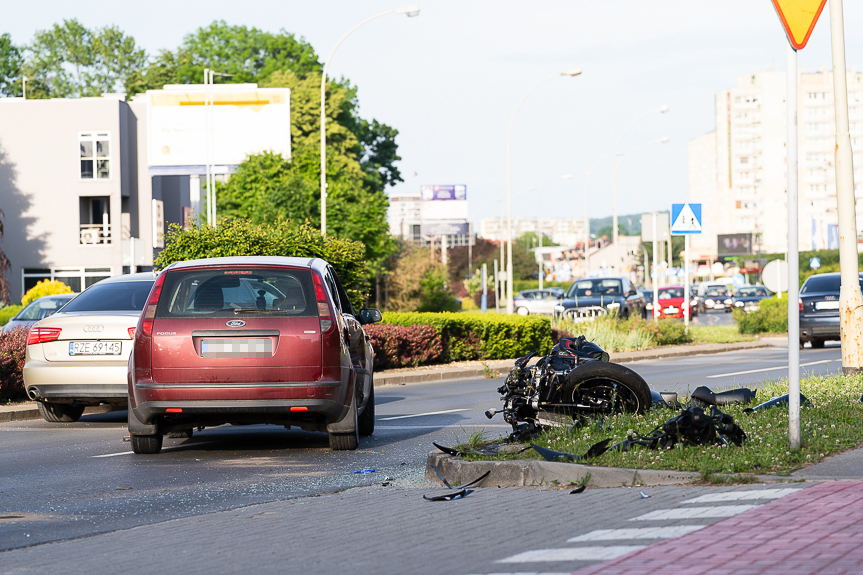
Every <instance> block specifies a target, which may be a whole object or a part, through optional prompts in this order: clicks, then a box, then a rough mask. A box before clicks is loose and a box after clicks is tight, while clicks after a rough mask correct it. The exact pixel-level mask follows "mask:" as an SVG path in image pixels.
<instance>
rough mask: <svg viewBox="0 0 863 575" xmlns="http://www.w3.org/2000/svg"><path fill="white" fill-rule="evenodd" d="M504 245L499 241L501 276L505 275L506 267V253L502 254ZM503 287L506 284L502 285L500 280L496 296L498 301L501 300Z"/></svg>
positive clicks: (502, 282) (502, 281)
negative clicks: (498, 292)
mask: <svg viewBox="0 0 863 575" xmlns="http://www.w3.org/2000/svg"><path fill="white" fill-rule="evenodd" d="M505 245H506V244H505V242H504V241H503V240H501V242H500V270H501V271H502V272H504V274H501V275H505V274H506V266H505V263H506V258H505V256H506V253H505V252H504V249H505V248H504V246H505ZM505 287H506V284H505V283H504V280H500V295H499V296H498V297H499V298H500V299H503V293H504V292H503V290H504V288H505Z"/></svg>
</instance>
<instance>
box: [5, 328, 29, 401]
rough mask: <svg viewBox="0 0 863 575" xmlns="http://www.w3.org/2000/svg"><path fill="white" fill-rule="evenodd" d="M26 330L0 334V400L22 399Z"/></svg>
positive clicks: (20, 329) (23, 396)
mask: <svg viewBox="0 0 863 575" xmlns="http://www.w3.org/2000/svg"><path fill="white" fill-rule="evenodd" d="M26 347H27V330H26V329H25V328H18V329H13V330H12V331H9V332H6V333H0V400H4V401H5V400H9V399H24V398H25V397H26V396H25V395H24V376H23V369H24V351H25V349H26Z"/></svg>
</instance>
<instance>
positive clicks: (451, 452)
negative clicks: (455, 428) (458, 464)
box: [432, 441, 464, 457]
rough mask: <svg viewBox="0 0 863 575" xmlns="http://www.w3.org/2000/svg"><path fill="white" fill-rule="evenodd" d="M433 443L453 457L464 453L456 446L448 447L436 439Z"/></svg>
mask: <svg viewBox="0 0 863 575" xmlns="http://www.w3.org/2000/svg"><path fill="white" fill-rule="evenodd" d="M432 445H434V446H435V447H437V448H438V449H440V450H441V451H443V452H444V453H446V454H447V455H452V456H453V457H461V456H462V455H464V454H463V453H462V452H461V451H459V450H458V449H456V448H455V447H447V446H446V445H440V444H438V443H435V442H434V441H432Z"/></svg>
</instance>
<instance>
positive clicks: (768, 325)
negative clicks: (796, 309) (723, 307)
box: [732, 297, 788, 334]
mask: <svg viewBox="0 0 863 575" xmlns="http://www.w3.org/2000/svg"><path fill="white" fill-rule="evenodd" d="M732 313H733V314H734V319H735V320H737V329H738V330H739V331H740V333H751V334H755V333H785V332H787V331H788V299H787V297H783V298H782V299H777V298H775V297H772V298H769V299H763V300H761V301H760V302H758V309H757V310H755V311H751V312H746V311H743V310H742V309H734V310H733V311H732Z"/></svg>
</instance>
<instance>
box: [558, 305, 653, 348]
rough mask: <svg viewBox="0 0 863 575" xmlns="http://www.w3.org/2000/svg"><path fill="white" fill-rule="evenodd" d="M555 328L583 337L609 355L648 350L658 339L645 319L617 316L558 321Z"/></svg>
mask: <svg viewBox="0 0 863 575" xmlns="http://www.w3.org/2000/svg"><path fill="white" fill-rule="evenodd" d="M554 327H555V328H557V329H559V330H562V331H563V332H566V333H568V334H572V336H573V337H577V336H579V335H583V336H584V337H585V338H586V339H587V340H588V341H592V342H593V343H595V344H596V345H598V346H599V347H601V348H602V349H604V350H605V351H607V352H609V353H614V352H619V351H639V350H643V349H648V348H649V347H652V346H653V344H654V343H655V339H656V338H655V335H656V332H654V331H653V329H651V328H649V327H648V323H647V322H646V321H644V320H643V319H641V318H635V317H631V318H629V319H622V318H621V317H620V316H618V315H617V314H610V315H608V316H600V317H597V318H595V319H594V321H579V322H575V321H572V320H569V319H557V320H555V323H554Z"/></svg>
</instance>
